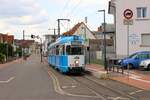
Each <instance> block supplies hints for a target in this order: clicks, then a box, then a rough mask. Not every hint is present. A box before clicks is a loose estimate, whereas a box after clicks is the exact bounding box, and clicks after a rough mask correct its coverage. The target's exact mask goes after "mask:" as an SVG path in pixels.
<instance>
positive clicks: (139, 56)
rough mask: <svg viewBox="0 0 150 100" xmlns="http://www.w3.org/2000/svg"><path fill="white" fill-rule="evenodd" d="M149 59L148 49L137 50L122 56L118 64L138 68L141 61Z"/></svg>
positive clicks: (149, 52)
mask: <svg viewBox="0 0 150 100" xmlns="http://www.w3.org/2000/svg"><path fill="white" fill-rule="evenodd" d="M146 59H150V51H142V52H137V53H134V54H132V55H130V56H129V57H127V58H124V59H122V60H121V61H120V64H121V66H122V67H124V68H139V66H140V63H141V61H143V60H146Z"/></svg>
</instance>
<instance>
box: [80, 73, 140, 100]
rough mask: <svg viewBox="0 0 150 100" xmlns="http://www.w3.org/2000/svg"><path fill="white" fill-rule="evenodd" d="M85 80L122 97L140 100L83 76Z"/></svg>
mask: <svg viewBox="0 0 150 100" xmlns="http://www.w3.org/2000/svg"><path fill="white" fill-rule="evenodd" d="M83 78H85V79H87V80H89V81H92V82H94V83H95V84H97V85H99V86H102V87H104V88H106V89H108V90H110V91H112V92H114V93H117V94H119V95H121V96H123V97H125V98H129V99H130V100H138V99H137V98H135V97H133V96H131V95H129V94H127V93H124V92H122V91H119V90H117V89H116V88H112V87H110V86H107V85H105V84H104V83H100V82H97V81H96V80H94V79H92V78H89V77H88V76H83Z"/></svg>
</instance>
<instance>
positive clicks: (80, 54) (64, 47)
mask: <svg viewBox="0 0 150 100" xmlns="http://www.w3.org/2000/svg"><path fill="white" fill-rule="evenodd" d="M48 51H49V54H48V63H49V65H51V66H54V67H55V68H56V69H58V70H59V71H60V72H62V73H68V72H75V73H80V72H82V71H83V70H84V68H85V60H84V59H85V56H84V41H83V39H82V38H81V37H80V36H75V35H73V36H61V37H60V38H58V39H57V40H56V42H54V43H52V44H51V45H49V47H48Z"/></svg>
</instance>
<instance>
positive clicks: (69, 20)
mask: <svg viewBox="0 0 150 100" xmlns="http://www.w3.org/2000/svg"><path fill="white" fill-rule="evenodd" d="M61 20H66V21H70V19H57V21H58V37H60V21H61Z"/></svg>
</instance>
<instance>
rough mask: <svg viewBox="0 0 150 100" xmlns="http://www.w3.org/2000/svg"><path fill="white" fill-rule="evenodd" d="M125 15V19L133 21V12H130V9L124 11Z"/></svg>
mask: <svg viewBox="0 0 150 100" xmlns="http://www.w3.org/2000/svg"><path fill="white" fill-rule="evenodd" d="M123 15H124V17H125V18H126V19H128V20H129V19H131V18H132V17H133V12H132V10H130V9H126V10H125V11H124V13H123Z"/></svg>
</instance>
